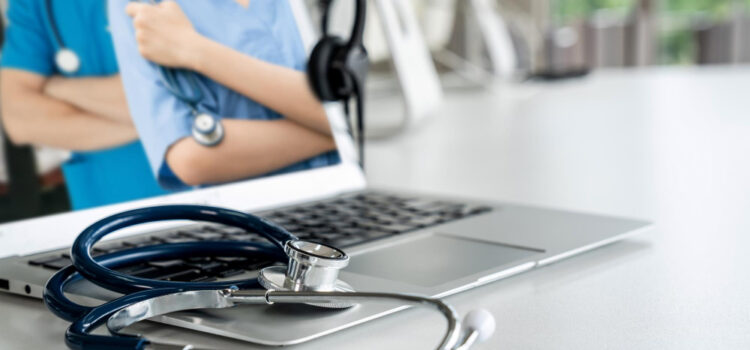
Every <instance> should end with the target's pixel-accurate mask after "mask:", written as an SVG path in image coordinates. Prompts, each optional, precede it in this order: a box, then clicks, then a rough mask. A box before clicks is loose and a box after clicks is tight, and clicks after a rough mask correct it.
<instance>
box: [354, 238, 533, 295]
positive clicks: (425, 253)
mask: <svg viewBox="0 0 750 350" xmlns="http://www.w3.org/2000/svg"><path fill="white" fill-rule="evenodd" d="M542 252H544V251H543V250H536V249H527V248H520V247H512V246H508V245H504V244H500V243H493V242H485V241H479V240H473V239H464V238H459V237H453V236H447V235H428V236H423V237H420V238H418V239H414V240H411V241H408V242H400V243H399V244H397V245H392V246H389V247H385V248H381V249H377V250H373V251H369V252H365V253H363V254H358V255H355V256H353V257H352V260H351V263H350V264H349V267H348V268H347V271H349V272H353V273H357V274H362V275H367V276H373V277H378V278H382V279H386V280H394V281H399V282H404V283H408V284H414V285H417V286H421V287H435V286H439V285H441V284H444V283H446V282H450V281H454V280H457V279H460V278H463V277H466V276H469V275H473V274H476V273H479V272H482V271H487V270H490V269H493V268H497V267H499V266H503V265H506V264H509V263H512V262H514V261H520V260H524V259H525V258H527V257H529V256H532V255H536V254H539V253H542Z"/></svg>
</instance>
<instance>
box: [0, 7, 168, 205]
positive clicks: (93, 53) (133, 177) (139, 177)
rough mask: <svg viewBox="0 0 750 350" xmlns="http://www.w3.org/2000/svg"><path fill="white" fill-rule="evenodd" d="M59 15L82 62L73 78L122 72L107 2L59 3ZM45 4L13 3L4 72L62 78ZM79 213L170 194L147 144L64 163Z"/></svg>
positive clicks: (62, 32) (56, 12)
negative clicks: (158, 176) (155, 170)
mask: <svg viewBox="0 0 750 350" xmlns="http://www.w3.org/2000/svg"><path fill="white" fill-rule="evenodd" d="M52 6H53V15H54V19H55V21H57V27H58V29H59V31H60V35H61V36H62V37H63V42H64V44H65V45H66V46H67V47H68V48H70V49H72V50H74V51H75V52H76V54H78V56H79V58H80V59H81V68H80V70H79V71H78V72H77V73H75V74H73V75H71V77H84V76H108V75H113V74H116V73H117V72H118V66H117V61H116V60H115V54H114V48H113V45H112V38H111V36H110V34H109V31H108V30H109V28H108V23H107V9H106V1H105V0H64V1H53V2H52ZM47 15H48V14H47V11H45V7H44V0H11V1H10V8H9V9H8V14H7V16H8V21H9V23H8V29H7V31H6V41H5V44H4V46H3V51H2V60H1V61H0V65H1V66H2V67H3V68H14V69H21V70H25V71H29V72H32V73H36V74H39V75H42V76H52V75H60V74H62V73H61V72H59V71H58V70H57V67H56V66H55V64H54V56H55V53H56V52H57V49H58V47H57V44H56V42H55V40H54V39H53V36H52V30H51V27H50V25H49V20H48V17H47ZM63 172H64V174H65V181H66V184H67V187H68V192H69V194H70V199H71V205H72V206H73V208H74V209H84V208H90V207H95V206H100V205H106V204H112V203H119V202H123V201H129V200H135V199H140V198H145V197H151V196H156V195H160V194H163V193H165V192H164V190H162V189H161V188H160V187H159V186H158V185H157V183H156V181H155V179H154V177H153V175H152V174H151V170H150V168H149V165H148V162H147V160H146V156H145V152H144V150H143V146H142V145H141V143H140V142H133V143H130V144H127V145H123V146H121V147H116V148H112V149H106V150H101V151H95V152H75V153H74V154H73V157H72V159H71V160H70V161H68V162H67V163H65V164H64V165H63Z"/></svg>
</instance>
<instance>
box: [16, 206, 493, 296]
mask: <svg viewBox="0 0 750 350" xmlns="http://www.w3.org/2000/svg"><path fill="white" fill-rule="evenodd" d="M491 210H492V208H491V207H487V206H475V205H469V204H464V203H458V202H450V201H443V200H440V201H436V200H425V199H420V198H414V197H406V196H400V195H393V194H383V193H379V192H367V193H362V194H356V195H350V196H345V197H340V198H333V199H329V200H325V201H321V202H316V203H312V204H305V205H298V206H294V207H289V208H283V209H278V210H273V211H269V212H264V213H262V214H261V215H262V216H263V217H265V218H267V219H269V220H271V221H273V222H275V223H277V224H279V225H281V226H283V227H284V228H286V229H287V230H288V231H290V232H292V233H294V234H295V235H297V236H298V237H299V238H300V239H303V240H306V241H311V242H318V243H323V244H328V245H332V246H335V247H339V248H347V247H351V246H354V245H358V244H362V243H366V242H371V241H374V240H378V239H384V238H387V237H391V236H394V235H399V234H403V233H407V232H410V231H415V230H419V229H424V228H428V227H431V226H435V225H439V224H444V223H448V222H451V221H455V220H459V219H463V218H466V217H469V216H473V215H478V214H482V213H486V212H488V211H491ZM225 240H231V241H247V242H263V241H265V239H263V238H262V237H260V236H259V235H257V234H255V233H251V232H246V231H244V230H241V229H238V228H234V227H228V226H220V225H200V226H190V227H187V228H180V229H174V230H170V231H161V232H157V233H154V234H151V235H139V236H135V237H131V238H127V239H124V240H121V241H116V242H102V243H100V244H97V245H96V246H94V249H93V250H92V255H93V256H99V255H103V254H108V253H113V252H117V251H122V250H126V249H130V248H136V247H143V246H149V245H156V244H164V243H180V242H196V241H225ZM28 263H29V264H31V265H33V266H39V267H42V268H46V269H50V270H59V269H62V268H63V267H66V266H68V265H70V264H71V261H70V255H69V254H67V253H65V254H50V255H46V256H42V257H38V258H34V259H32V260H29V262H28ZM273 264H274V262H273V261H270V260H266V259H262V258H238V257H194V258H188V259H183V260H169V261H153V262H148V263H144V264H139V265H134V266H128V267H125V268H122V269H120V271H121V272H124V273H128V274H131V275H134V276H139V277H144V278H154V279H161V280H167V281H183V282H185V281H191V282H198V281H203V282H208V281H213V280H217V279H221V278H230V277H233V276H237V275H240V274H243V273H245V272H248V271H257V270H259V269H262V268H264V267H266V266H270V265H273Z"/></svg>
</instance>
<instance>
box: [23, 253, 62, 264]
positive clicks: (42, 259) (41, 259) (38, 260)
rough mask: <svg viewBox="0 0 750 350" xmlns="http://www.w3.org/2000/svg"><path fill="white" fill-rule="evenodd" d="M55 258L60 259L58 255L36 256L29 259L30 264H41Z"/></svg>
mask: <svg viewBox="0 0 750 350" xmlns="http://www.w3.org/2000/svg"><path fill="white" fill-rule="evenodd" d="M57 259H60V255H47V256H43V257H40V258H36V259H33V260H29V264H30V265H34V266H42V265H44V264H46V263H48V262H51V261H55V260H57Z"/></svg>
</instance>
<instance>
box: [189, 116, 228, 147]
mask: <svg viewBox="0 0 750 350" xmlns="http://www.w3.org/2000/svg"><path fill="white" fill-rule="evenodd" d="M192 134H193V138H194V139H195V141H196V142H198V143H199V144H201V145H203V146H206V147H211V146H216V145H218V144H219V143H220V142H221V141H222V140H223V139H224V126H222V125H221V122H220V121H219V119H218V118H216V117H214V116H212V115H210V114H206V113H200V114H197V115H196V116H195V118H194V119H193V127H192Z"/></svg>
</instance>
